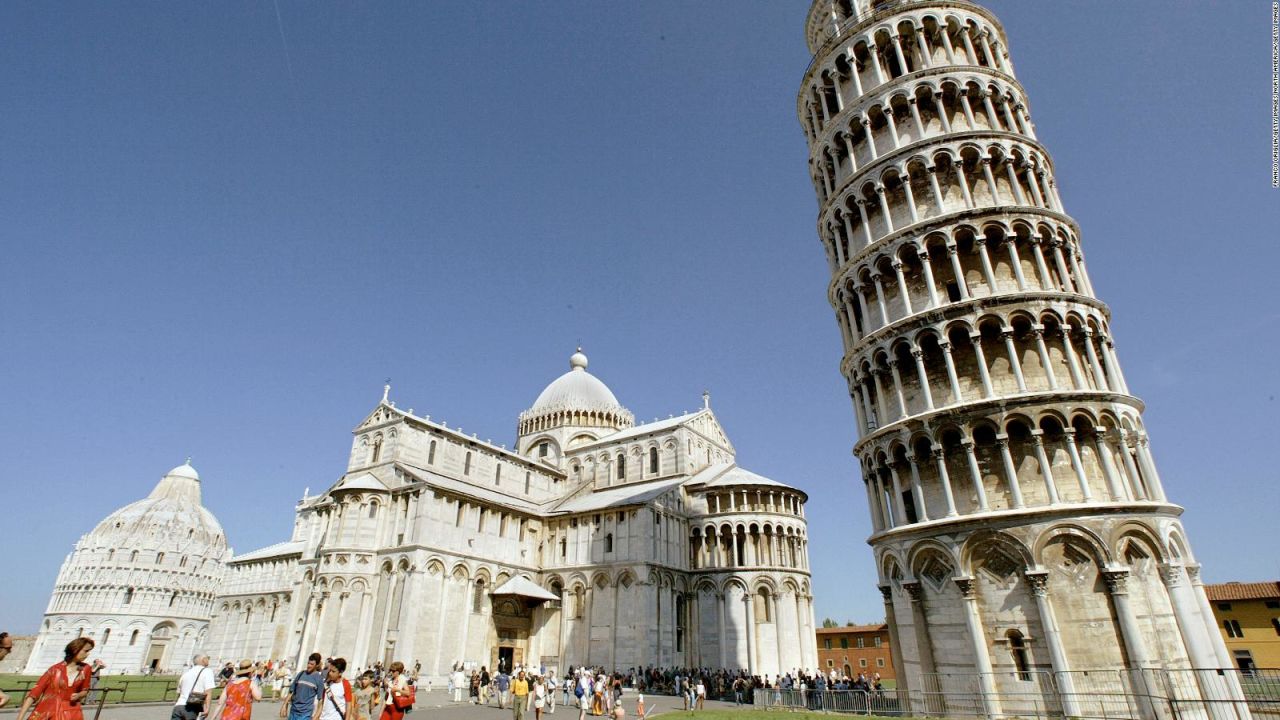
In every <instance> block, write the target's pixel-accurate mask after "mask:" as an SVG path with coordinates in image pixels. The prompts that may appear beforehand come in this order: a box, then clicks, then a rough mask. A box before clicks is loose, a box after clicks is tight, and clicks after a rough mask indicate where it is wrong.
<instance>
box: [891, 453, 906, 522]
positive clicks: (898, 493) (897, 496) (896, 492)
mask: <svg viewBox="0 0 1280 720" xmlns="http://www.w3.org/2000/svg"><path fill="white" fill-rule="evenodd" d="M888 467H889V477H890V478H891V479H892V481H893V515H894V523H893V524H894V527H898V526H901V525H906V524H907V509H906V508H905V507H904V506H903V504H902V480H901V479H900V478H899V477H898V469H897V468H895V467H894V466H893V465H892V464H890V465H889V466H888Z"/></svg>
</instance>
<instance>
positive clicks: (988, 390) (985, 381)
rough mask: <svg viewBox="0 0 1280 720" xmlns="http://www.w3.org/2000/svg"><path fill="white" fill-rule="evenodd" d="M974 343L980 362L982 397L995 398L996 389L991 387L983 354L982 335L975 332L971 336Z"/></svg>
mask: <svg viewBox="0 0 1280 720" xmlns="http://www.w3.org/2000/svg"><path fill="white" fill-rule="evenodd" d="M969 341H970V342H971V343H973V354H974V356H975V357H976V359H977V361H978V375H979V377H981V378H982V396H983V397H988V398H989V397H995V394H996V391H995V388H994V387H992V385H991V373H990V372H989V371H988V370H987V358H986V355H985V354H984V353H983V352H982V333H980V332H975V333H973V334H972V335H970V336H969Z"/></svg>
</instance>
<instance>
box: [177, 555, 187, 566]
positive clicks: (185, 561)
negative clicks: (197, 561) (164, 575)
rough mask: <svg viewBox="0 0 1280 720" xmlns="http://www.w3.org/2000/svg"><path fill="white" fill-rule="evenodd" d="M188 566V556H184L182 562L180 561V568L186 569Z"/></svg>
mask: <svg viewBox="0 0 1280 720" xmlns="http://www.w3.org/2000/svg"><path fill="white" fill-rule="evenodd" d="M186 566H187V556H186V555H183V556H182V560H180V561H178V567H186Z"/></svg>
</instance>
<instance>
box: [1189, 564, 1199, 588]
mask: <svg viewBox="0 0 1280 720" xmlns="http://www.w3.org/2000/svg"><path fill="white" fill-rule="evenodd" d="M1186 571H1187V579H1188V580H1190V581H1191V584H1192V585H1200V584H1202V583H1201V581H1200V566H1199V565H1187V566H1186Z"/></svg>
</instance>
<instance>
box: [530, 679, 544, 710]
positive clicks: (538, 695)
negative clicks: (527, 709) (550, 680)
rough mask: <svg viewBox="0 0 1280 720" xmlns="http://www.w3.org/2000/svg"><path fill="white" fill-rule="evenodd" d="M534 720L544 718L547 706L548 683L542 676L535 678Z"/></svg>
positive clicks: (533, 692) (533, 691)
mask: <svg viewBox="0 0 1280 720" xmlns="http://www.w3.org/2000/svg"><path fill="white" fill-rule="evenodd" d="M532 695H533V720H542V711H543V709H545V708H546V707H547V683H546V682H545V681H544V680H543V679H542V677H541V676H535V677H534V678H533V690H532Z"/></svg>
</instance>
